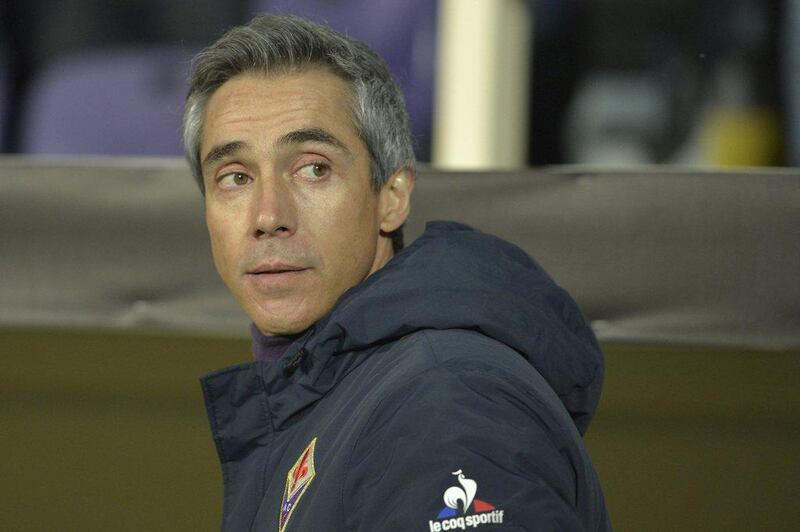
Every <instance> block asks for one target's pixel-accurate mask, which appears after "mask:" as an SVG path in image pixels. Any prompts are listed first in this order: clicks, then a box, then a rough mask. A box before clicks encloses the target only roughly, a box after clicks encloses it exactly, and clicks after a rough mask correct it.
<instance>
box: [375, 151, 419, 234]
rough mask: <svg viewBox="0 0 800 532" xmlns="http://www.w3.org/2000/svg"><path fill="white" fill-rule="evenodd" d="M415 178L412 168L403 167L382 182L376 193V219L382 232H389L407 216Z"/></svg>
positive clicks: (401, 223)
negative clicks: (377, 193) (379, 189)
mask: <svg viewBox="0 0 800 532" xmlns="http://www.w3.org/2000/svg"><path fill="white" fill-rule="evenodd" d="M415 180H416V174H415V173H414V170H413V169H411V168H405V167H404V168H400V169H398V170H397V171H396V172H395V173H393V174H392V175H391V176H389V179H388V180H387V181H386V183H384V185H383V188H381V191H380V193H379V195H378V216H379V218H378V219H379V221H380V228H381V231H382V232H384V233H391V232H392V231H394V230H395V229H397V228H398V227H400V226H401V225H403V223H404V222H405V221H406V218H408V214H409V213H410V212H411V192H412V191H413V190H414V181H415Z"/></svg>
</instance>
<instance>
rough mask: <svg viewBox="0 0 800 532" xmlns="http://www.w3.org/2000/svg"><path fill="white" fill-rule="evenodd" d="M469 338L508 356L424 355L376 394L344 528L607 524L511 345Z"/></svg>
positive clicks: (571, 431) (356, 459)
mask: <svg viewBox="0 0 800 532" xmlns="http://www.w3.org/2000/svg"><path fill="white" fill-rule="evenodd" d="M429 344H431V349H432V350H434V351H435V350H436V344H435V343H430V342H429ZM479 344H480V346H478V347H481V346H482V347H481V349H478V350H479V351H480V350H484V349H485V348H486V346H487V345H492V347H493V349H494V350H495V351H497V350H498V348H499V350H500V351H503V350H505V351H506V352H505V353H497V352H494V353H486V352H482V353H479V355H480V356H474V357H471V356H463V355H461V356H458V357H453V358H450V357H448V356H447V354H446V353H445V354H444V355H443V356H439V355H434V356H435V357H436V358H437V362H436V363H435V364H433V365H431V366H429V367H428V368H426V369H424V370H422V371H420V372H419V373H418V374H415V375H412V376H409V378H407V379H406V380H405V382H402V383H400V384H399V385H398V386H397V387H396V388H395V389H394V390H393V391H392V392H391V393H388V394H386V395H385V397H383V398H382V399H381V402H380V404H379V406H378V407H377V408H376V409H375V410H374V412H373V413H372V416H371V418H370V420H369V422H368V423H367V424H366V426H365V427H364V428H363V430H362V433H361V434H360V436H359V438H358V441H357V443H356V445H355V447H354V449H353V453H352V455H351V457H350V463H349V469H348V473H347V478H346V480H345V482H344V484H343V488H342V489H343V505H344V508H345V515H346V516H347V517H346V519H347V520H348V530H357V531H359V532H361V531H364V532H366V531H374V530H381V531H387V532H391V531H398V532H400V531H403V532H405V531H409V530H420V531H423V530H427V531H439V530H477V531H480V532H487V531H490V530H503V531H511V530H526V531H527V530H530V531H534V530H536V531H539V530H542V531H545V530H546V531H556V530H564V531H570V532H575V531H582V530H595V529H605V526H607V521H606V519H607V518H606V519H603V518H602V517H604V516H601V518H599V519H598V518H597V516H596V515H595V516H592V515H590V514H592V513H595V514H596V513H598V511H596V510H597V508H596V506H597V504H596V502H597V501H596V500H594V501H593V500H589V499H592V498H593V497H594V495H593V494H592V493H591V486H590V487H589V490H588V492H587V490H586V489H585V487H584V485H587V484H591V483H592V482H594V483H595V484H596V478H594V470H593V469H592V466H591V463H589V461H588V456H587V455H586V453H585V450H584V449H583V444H582V442H581V439H580V436H579V435H578V432H577V430H575V427H574V425H572V422H571V421H570V419H569V415H568V414H567V412H566V410H563V406H561V403H560V402H559V401H558V399H557V397H556V396H555V394H554V393H553V392H552V390H550V388H549V387H548V386H547V385H546V384H544V381H543V380H542V379H541V376H539V374H538V372H536V370H535V369H533V368H532V367H530V366H529V365H528V364H527V362H525V361H524V360H523V359H522V357H520V356H519V355H518V354H517V353H516V352H514V351H512V350H510V349H508V348H506V347H505V346H501V345H500V344H497V343H496V342H493V341H490V344H487V343H485V342H479ZM475 347H476V346H472V347H471V348H470V347H467V349H468V350H470V349H472V350H474V348H475ZM459 348H460V349H462V350H463V349H464V348H465V346H464V345H460V346H459ZM445 350H446V348H445ZM462 352H463V351H462ZM476 355H478V353H476ZM505 357H515V358H514V359H513V360H512V359H510V358H505ZM497 361H501V363H498V362H497ZM534 374H535V375H534ZM559 407H560V408H561V409H562V411H559V410H558V408H559ZM587 475H588V477H591V478H587ZM597 486H598V488H597V489H598V495H600V497H602V495H601V494H599V484H598V485H597ZM600 506H601V507H602V502H601V503H600ZM600 512H602V513H603V514H604V509H601V510H600ZM603 522H605V526H604V524H603Z"/></svg>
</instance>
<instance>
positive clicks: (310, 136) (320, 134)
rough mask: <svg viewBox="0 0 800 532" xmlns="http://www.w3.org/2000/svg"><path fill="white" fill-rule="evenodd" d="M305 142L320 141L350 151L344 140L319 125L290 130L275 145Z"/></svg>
mask: <svg viewBox="0 0 800 532" xmlns="http://www.w3.org/2000/svg"><path fill="white" fill-rule="evenodd" d="M303 142H318V143H320V144H327V145H329V146H333V147H334V148H338V149H340V150H342V151H345V152H347V153H350V150H348V149H347V147H346V146H345V145H344V144H343V143H342V141H340V140H339V139H337V138H336V137H335V136H333V135H332V134H331V133H328V132H327V131H325V130H324V129H321V128H318V127H311V128H306V129H298V130H295V131H290V132H289V133H286V134H285V135H283V136H281V137H280V138H279V139H278V140H277V141H275V146H276V147H280V146H287V145H290V144H302V143H303Z"/></svg>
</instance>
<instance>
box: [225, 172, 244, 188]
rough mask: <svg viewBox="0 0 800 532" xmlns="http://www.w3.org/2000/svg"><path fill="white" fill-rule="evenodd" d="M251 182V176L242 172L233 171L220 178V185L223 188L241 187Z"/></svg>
mask: <svg viewBox="0 0 800 532" xmlns="http://www.w3.org/2000/svg"><path fill="white" fill-rule="evenodd" d="M249 182H250V176H249V175H247V174H243V173H242V172H231V173H229V174H225V175H223V176H222V177H220V178H219V181H218V183H219V185H220V186H221V187H223V188H232V187H241V186H244V185H246V184H247V183H249Z"/></svg>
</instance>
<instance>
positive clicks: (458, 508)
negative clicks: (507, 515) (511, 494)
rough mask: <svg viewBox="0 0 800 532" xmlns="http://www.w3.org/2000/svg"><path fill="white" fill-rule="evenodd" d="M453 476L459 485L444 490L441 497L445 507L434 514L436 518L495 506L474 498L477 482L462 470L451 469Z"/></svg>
mask: <svg viewBox="0 0 800 532" xmlns="http://www.w3.org/2000/svg"><path fill="white" fill-rule="evenodd" d="M452 474H453V476H455V477H456V479H457V480H458V483H459V486H450V487H449V488H447V489H446V490H445V492H444V496H443V497H442V499H443V500H444V504H445V507H444V508H442V511H441V512H439V515H438V516H436V518H437V519H443V518H445V517H454V516H456V515H458V514H461V515H464V514H466V513H467V512H469V511H470V509H471V510H472V512H474V513H483V512H490V511H492V510H494V509H495V507H494V506H493V505H491V504H489V503H488V502H486V501H482V500H480V499H476V498H475V494H476V493H477V492H478V483H477V482H475V481H474V480H472V479H471V478H467V477H466V475H464V472H463V471H462V470H460V469H459V470H458V471H453V473H452Z"/></svg>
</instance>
